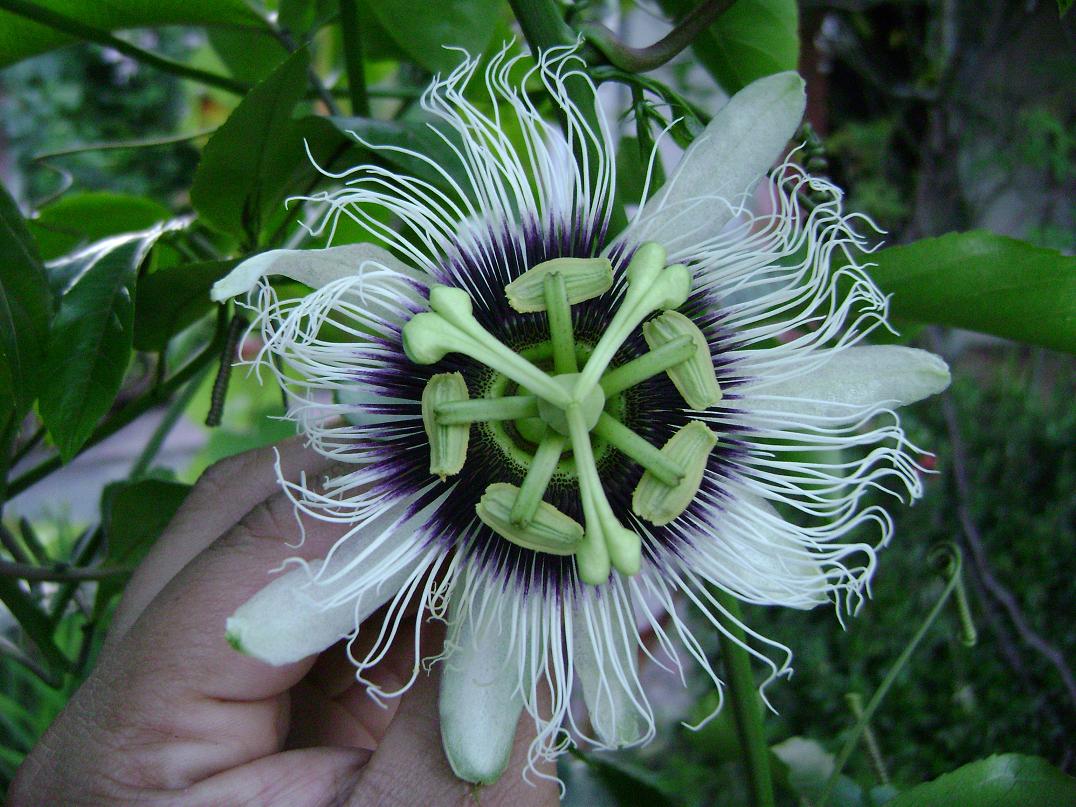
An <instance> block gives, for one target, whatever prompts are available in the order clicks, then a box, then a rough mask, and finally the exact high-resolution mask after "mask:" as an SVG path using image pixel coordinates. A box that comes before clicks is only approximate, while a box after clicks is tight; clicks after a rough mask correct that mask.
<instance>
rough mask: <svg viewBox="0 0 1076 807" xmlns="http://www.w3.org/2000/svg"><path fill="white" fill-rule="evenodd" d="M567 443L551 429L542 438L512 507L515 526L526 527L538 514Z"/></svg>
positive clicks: (562, 436)
mask: <svg viewBox="0 0 1076 807" xmlns="http://www.w3.org/2000/svg"><path fill="white" fill-rule="evenodd" d="M565 442H566V440H565V437H564V435H561V434H557V433H556V432H555V431H553V430H552V429H550V430H549V431H547V432H546V436H545V437H543V438H542V442H541V443H539V444H538V450H537V451H536V452H534V459H533V460H532V461H531V465H530V468H528V469H527V475H526V477H524V479H523V484H522V485H521V486H520V488H519V495H518V496H517V497H516V501H515V504H513V505H512V513H511V515H510V516H509V518H510V520H511V521H512V523H513V524H516V525H518V526H520V527H526V526H527V525H528V524H530V523H531V520H532V519H533V518H534V514H535V513H537V512H538V505H540V504H541V503H542V497H543V496H544V495H545V490H546V488H547V487H549V480H550V479H552V478H553V472H554V471H556V470H557V463H558V462H559V461H560V455H561V452H562V451H563V450H564V443H565Z"/></svg>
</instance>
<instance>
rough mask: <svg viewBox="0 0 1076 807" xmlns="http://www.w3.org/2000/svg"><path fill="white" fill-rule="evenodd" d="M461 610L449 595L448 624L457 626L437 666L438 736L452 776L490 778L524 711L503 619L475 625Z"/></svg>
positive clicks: (504, 758) (497, 772) (501, 764)
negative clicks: (448, 647)
mask: <svg viewBox="0 0 1076 807" xmlns="http://www.w3.org/2000/svg"><path fill="white" fill-rule="evenodd" d="M460 611H461V608H460V606H459V602H458V600H453V604H452V612H453V613H451V614H450V616H449V624H450V625H457V626H458V627H457V630H456V631H455V632H454V633H453V635H451V636H450V637H449V642H450V643H451V645H452V648H451V650H450V652H449V653H448V655H447V657H446V658H445V662H444V667H443V669H442V672H441V695H440V699H439V701H438V703H439V706H440V712H441V742H442V744H443V745H444V748H445V755H446V756H447V757H448V762H449V764H450V765H451V766H452V770H453V772H455V774H456V776H458V777H459V778H460V779H463V780H464V781H467V782H477V783H481V784H491V783H493V782H495V781H497V779H499V778H500V776H501V774H502V773H504V770H505V768H506V767H508V759H509V756H510V755H511V753H512V744H513V742H514V741H515V736H516V725H517V724H518V723H519V716H520V714H521V713H522V712H523V693H522V690H521V688H520V678H519V661H518V659H517V658H516V655H517V654H516V643H515V642H514V641H513V631H512V626H511V624H509V623H508V622H507V621H501V620H499V619H497V618H495V617H494V618H486V619H483V620H482V621H481V624H478V625H476V624H475V622H474V621H473V614H471V613H468V612H467V611H466V610H464V611H463V613H461V612H460ZM479 619H481V617H479ZM457 620H458V622H457Z"/></svg>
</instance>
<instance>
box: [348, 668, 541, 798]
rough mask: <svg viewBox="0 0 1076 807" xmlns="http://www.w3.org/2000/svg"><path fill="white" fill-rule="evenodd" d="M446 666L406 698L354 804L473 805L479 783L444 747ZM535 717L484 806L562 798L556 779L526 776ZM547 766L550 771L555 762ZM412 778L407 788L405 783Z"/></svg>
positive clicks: (524, 726)
mask: <svg viewBox="0 0 1076 807" xmlns="http://www.w3.org/2000/svg"><path fill="white" fill-rule="evenodd" d="M439 679H440V667H439V666H438V667H436V668H435V670H434V672H433V674H431V675H425V674H422V675H420V676H419V678H418V679H417V680H416V681H415V683H414V684H413V685H412V687H411V689H410V690H408V691H407V693H406V694H404V695H403V696H402V700H401V703H400V706H399V709H398V710H397V713H396V717H395V718H394V719H393V721H392V723H391V725H390V726H389V728H388V731H387V732H386V734H385V737H384V739H383V740H382V742H381V744H380V745H379V746H378V748H377V751H375V752H374V755H373V757H371V759H370V761H369V763H367V765H366V766H365V767H364V768H363V770H362V773H361V775H360V777H359V780H358V784H357V785H356V786H355V791H354V793H353V795H352V798H351V801H349V802H348V804H349V805H350V807H373V805H378V806H379V807H380V805H401V807H402V805H404V804H438V805H455V804H459V805H470V804H473V803H474V801H475V786H474V785H472V784H470V783H467V782H462V781H461V780H459V779H457V778H456V776H455V774H453V773H452V770H451V768H450V767H449V764H448V760H447V759H446V757H445V754H444V751H443V749H442V747H441V732H440V720H439V715H438V709H437V695H438V689H439ZM534 736H535V731H534V724H533V722H532V721H531V720H530V719H528V718H526V717H524V719H523V720H520V722H519V727H518V729H517V732H516V739H515V744H514V746H513V749H512V755H511V760H510V762H509V764H508V769H507V770H506V771H505V772H504V774H503V775H502V776H501V778H500V779H499V780H497V781H496V782H495V783H494V784H492V785H486V786H483V787H482V789H481V803H482V805H483V807H500V806H502V805H504V806H505V807H508V806H509V805H510V807H552V806H553V805H556V804H558V803H559V791H558V788H557V785H556V783H555V782H552V781H549V780H547V779H538V778H536V777H534V776H531V777H530V778H531V780H532V782H533V784H532V783H529V782H527V781H525V780H524V779H523V771H524V769H525V767H526V765H527V749H528V747H529V746H530V743H531V741H532V740H533V739H534ZM542 771H543V772H544V773H545V774H547V775H549V774H551V773H553V770H552V768H551V767H549V768H543V769H542ZM402 782H405V783H406V791H403V790H402V789H401V783H402Z"/></svg>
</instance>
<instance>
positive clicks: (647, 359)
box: [600, 325, 695, 398]
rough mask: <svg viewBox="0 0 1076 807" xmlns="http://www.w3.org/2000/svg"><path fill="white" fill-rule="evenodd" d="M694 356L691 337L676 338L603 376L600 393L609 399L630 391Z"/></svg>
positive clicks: (644, 327)
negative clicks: (627, 390)
mask: <svg viewBox="0 0 1076 807" xmlns="http://www.w3.org/2000/svg"><path fill="white" fill-rule="evenodd" d="M643 329H644V332H645V329H646V325H643ZM694 354H695V343H694V342H693V341H692V340H691V337H690V336H686V335H685V336H678V337H676V338H675V339H673V340H671V341H669V342H666V343H665V344H664V345H662V346H661V347H659V348H657V349H656V350H651V351H650V352H649V353H644V354H643V355H642V356H638V357H637V358H634V359H632V360H631V361H629V362H627V363H626V364H622V365H620V366H619V367H615V368H613V369H612V370H610V371H609V372H608V373H606V374H605V375H603V376H602V379H601V382H600V383H601V388H602V392H604V393H605V397H606V398H611V397H613V396H614V395H616V394H617V393H618V392H623V391H624V390H626V389H631V388H632V387H634V386H635V385H636V384H641V383H643V382H644V381H646V380H647V379H648V378H653V377H654V376H656V375H658V374H659V373H664V372H665V371H666V370H668V369H669V368H670V367H675V366H676V365H678V364H680V363H681V362H684V361H687V360H688V359H689V358H691V357H692V356H693V355H694Z"/></svg>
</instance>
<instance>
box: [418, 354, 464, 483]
mask: <svg viewBox="0 0 1076 807" xmlns="http://www.w3.org/2000/svg"><path fill="white" fill-rule="evenodd" d="M467 398H468V394H467V382H466V381H464V380H463V376H462V375H461V374H460V373H438V374H437V375H435V376H433V377H432V378H431V379H430V380H429V381H428V382H427V383H426V388H425V389H423V390H422V426H423V428H425V429H426V437H427V439H428V440H429V441H430V473H431V474H434V475H435V476H439V477H440V478H441V481H442V482H444V481H445V478H446V477H449V476H452V475H453V474H458V473H459V472H460V470H461V469H462V468H463V463H464V461H466V459H467V440H468V438H469V437H470V434H471V426H470V424H469V423H468V424H463V425H446V424H442V423H440V422H439V421H438V418H437V414H436V412H437V409H438V407H439V406H441V405H443V404H446V403H451V402H455V401H466V400H467Z"/></svg>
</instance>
